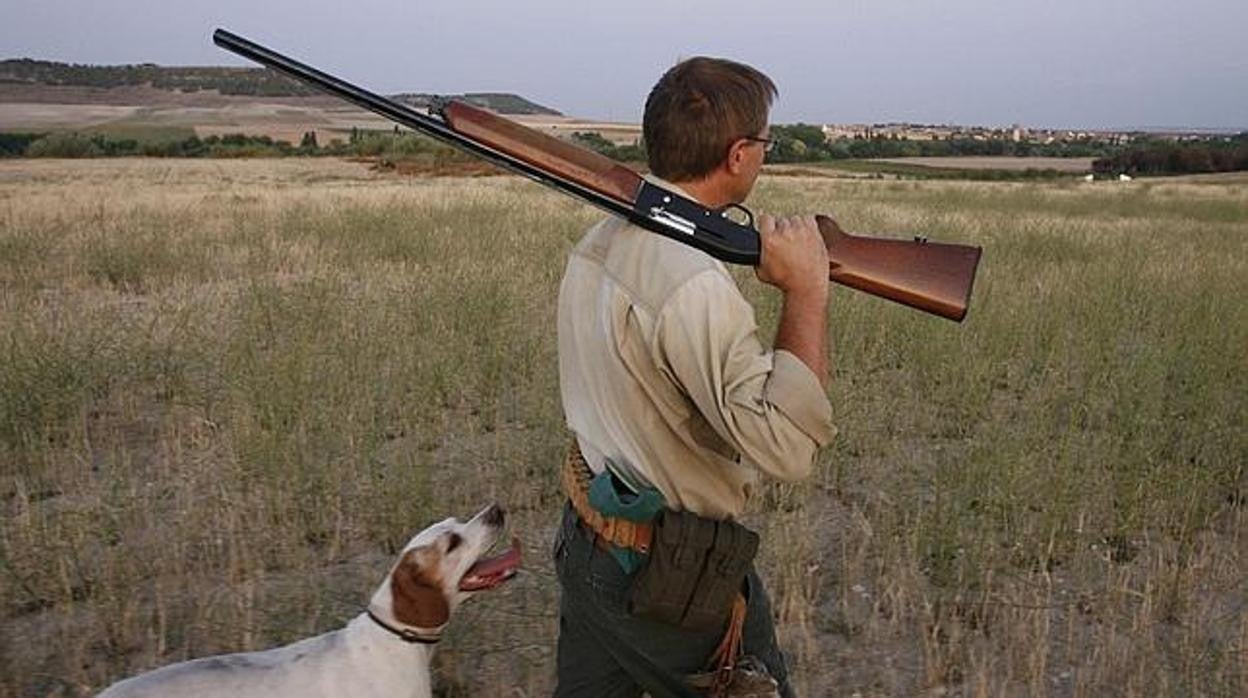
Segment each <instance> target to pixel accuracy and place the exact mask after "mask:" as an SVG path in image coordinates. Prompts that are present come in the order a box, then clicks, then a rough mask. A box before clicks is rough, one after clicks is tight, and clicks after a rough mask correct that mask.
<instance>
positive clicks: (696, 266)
mask: <svg viewBox="0 0 1248 698" xmlns="http://www.w3.org/2000/svg"><path fill="white" fill-rule="evenodd" d="M669 186H670V185H669ZM559 378H560V388H561V392H562V396H563V409H564V414H565V415H566V417H567V421H568V426H569V427H570V428H571V429H572V431H573V432H574V433H575V434H576V437H577V440H578V442H579V443H580V446H581V451H582V453H583V454H584V455H585V459H586V460H587V461H588V462H589V465H590V468H591V469H593V470H594V472H601V471H602V469H603V468H604V467H605V466H604V463H605V462H606V461H607V460H609V461H610V463H611V469H612V471H613V472H615V473H616V474H617V475H618V476H620V478H621V479H623V480H624V481H625V482H626V483H629V484H631V485H633V486H634V487H637V486H645V485H647V484H649V485H653V486H654V487H656V488H658V489H659V491H660V492H662V493H663V497H664V499H665V500H666V502H667V506H668V507H669V508H672V509H677V510H689V511H692V512H694V513H697V514H700V515H702V516H708V517H712V518H721V519H722V518H729V517H737V516H739V515H740V514H741V513H742V511H743V510H744V508H745V504H746V501H747V500H748V498H749V496H750V492H751V490H752V489H753V486H754V483H755V482H756V481H757V479H758V474H759V473H760V472H763V473H766V474H768V475H770V476H772V477H775V478H779V479H781V480H789V481H791V480H797V479H800V478H803V477H805V476H806V475H808V474H809V473H810V469H811V464H812V461H813V459H814V455H815V451H816V450H817V449H818V448H819V447H821V446H824V445H826V444H827V443H828V442H829V441H831V440H832V437H833V436H834V435H835V433H836V429H835V427H834V426H833V425H832V408H831V405H829V403H828V398H827V395H826V393H824V391H823V388H822V386H821V385H820V384H819V380H818V378H816V376H815V374H814V373H813V372H812V371H811V370H810V369H809V368H808V367H807V366H806V365H805V364H804V363H802V361H801V360H800V359H798V358H797V357H796V356H794V355H793V354H791V353H789V352H787V351H783V350H778V351H770V350H768V349H766V348H765V347H763V345H762V344H761V343H760V341H759V339H758V336H757V325H756V324H755V322H754V309H753V308H752V307H751V306H750V304H749V303H748V302H747V301H746V300H745V298H744V297H743V296H742V295H741V291H740V289H738V288H737V285H736V282H735V281H734V280H733V279H732V277H731V276H729V274H728V270H727V269H725V268H724V265H723V263H722V262H719V261H718V260H716V259H714V258H712V257H710V256H709V255H707V254H705V253H703V252H700V251H698V250H696V249H694V248H692V247H689V246H688V245H684V244H681V243H679V242H676V241H674V240H670V239H668V238H665V237H663V236H661V235H657V234H655V233H651V232H649V231H647V230H645V229H643V228H639V227H637V226H635V225H632V224H630V223H628V222H627V221H625V220H623V219H620V218H609V219H607V220H604V221H603V222H601V223H599V224H598V225H596V226H594V227H593V228H591V229H590V230H589V232H588V233H587V234H586V235H585V237H584V238H583V239H582V240H581V242H580V243H579V244H578V245H577V246H576V248H575V249H574V250H573V251H572V254H571V257H570V258H569V260H568V266H567V269H566V271H565V273H564V277H563V284H562V286H561V287H560V290H559Z"/></svg>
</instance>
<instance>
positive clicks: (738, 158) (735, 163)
mask: <svg viewBox="0 0 1248 698" xmlns="http://www.w3.org/2000/svg"><path fill="white" fill-rule="evenodd" d="M749 145H750V141H747V140H745V139H743V138H738V139H737V140H735V141H733V142H732V145H730V146H728V158H727V159H726V160H724V167H726V168H727V169H728V173H729V174H732V175H739V174H741V171H742V170H743V169H744V168H745V149H746V147H747V146H749Z"/></svg>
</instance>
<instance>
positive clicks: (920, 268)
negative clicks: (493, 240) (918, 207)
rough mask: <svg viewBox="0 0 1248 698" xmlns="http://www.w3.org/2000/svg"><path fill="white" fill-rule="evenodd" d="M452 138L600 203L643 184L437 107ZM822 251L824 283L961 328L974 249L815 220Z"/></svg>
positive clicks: (488, 121)
mask: <svg viewBox="0 0 1248 698" xmlns="http://www.w3.org/2000/svg"><path fill="white" fill-rule="evenodd" d="M441 112H442V117H443V118H444V119H445V120H446V122H447V125H449V126H450V127H451V128H453V129H454V130H455V131H457V132H458V133H460V134H462V135H464V136H467V137H469V138H472V139H473V140H476V141H480V142H482V143H485V144H486V145H488V146H490V147H491V148H494V149H496V150H500V151H503V152H505V153H509V154H510V155H512V156H514V157H517V158H519V159H521V160H523V161H525V162H528V163H530V164H532V165H535V166H538V167H541V168H543V169H546V170H549V171H552V172H554V173H555V174H556V175H558V176H560V177H565V178H567V179H571V180H573V181H577V182H580V183H581V184H582V185H584V186H585V187H587V188H590V189H593V190H594V191H597V192H599V193H601V194H603V195H605V196H609V197H612V198H614V199H617V200H619V201H621V202H624V203H632V201H634V200H635V199H636V196H637V191H638V189H639V188H640V187H641V184H642V182H643V179H642V177H641V175H639V174H637V173H636V172H634V171H633V170H631V169H629V168H628V167H625V166H624V165H621V164H620V163H618V162H616V161H614V160H612V159H610V158H608V157H605V156H603V155H600V154H598V153H595V152H593V151H590V150H586V149H584V148H579V147H577V146H575V145H573V144H571V143H568V142H567V141H563V140H560V139H558V138H554V137H552V136H548V135H546V134H544V133H540V132H538V131H534V130H533V129H530V128H527V127H525V126H522V125H520V124H517V123H516V122H514V121H510V120H508V119H505V118H503V117H500V116H497V115H495V114H494V113H492V112H488V111H485V110H484V109H478V108H476V107H473V106H470V105H467V104H464V103H462V102H455V101H448V102H445V103H444V104H443V105H442V107H441ZM816 220H817V222H818V223H819V232H820V234H821V235H823V241H824V244H826V245H827V247H828V262H829V269H828V278H829V279H831V280H832V281H833V282H835V283H838V284H841V285H843V286H847V287H849V288H852V289H856V290H859V291H863V292H866V293H870V294H872V295H875V296H879V297H881V298H887V299H888V300H891V301H896V302H898V303H901V304H903V305H908V306H910V307H912V308H916V309H918V310H923V311H926V312H929V313H932V314H934V315H939V316H941V317H944V318H948V319H950V320H955V321H961V320H962V318H964V317H966V310H967V304H968V303H969V302H970V297H971V287H972V285H973V283H974V281H975V270H976V267H977V266H978V264H979V256H980V252H981V250H980V248H978V247H970V246H967V245H950V244H942V243H935V242H926V241H924V240H922V239H916V240H892V239H884V238H872V237H865V236H859V235H850V234H849V233H846V232H845V231H843V230H841V227H840V226H839V225H837V223H836V221H834V220H832V219H831V218H829V217H827V216H817V217H816Z"/></svg>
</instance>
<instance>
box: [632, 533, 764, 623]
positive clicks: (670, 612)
mask: <svg viewBox="0 0 1248 698" xmlns="http://www.w3.org/2000/svg"><path fill="white" fill-rule="evenodd" d="M757 552H758V534H757V533H754V532H753V531H751V530H749V529H748V528H746V527H744V526H742V525H741V524H738V523H735V522H733V521H715V520H712V519H706V518H702V517H700V516H697V515H695V514H691V513H689V512H674V511H664V512H663V513H662V514H661V515H660V516H659V518H658V519H656V520H655V529H654V542H653V544H652V547H651V550H650V554H649V556H647V559H646V561H645V563H644V565H643V567H642V568H641V570H640V571H639V572H638V573H637V576H636V578H634V580H633V584H632V586H631V587H630V588H629V609H630V611H631V612H632V614H633V615H635V616H639V617H642V618H649V619H651V620H656V621H659V622H662V623H668V624H671V625H676V626H679V627H681V628H685V629H687V630H707V629H718V628H722V627H723V625H724V623H725V622H727V620H728V614H729V612H730V611H731V609H732V600H733V598H734V597H735V596H736V594H737V593H738V592H739V591H741V589H742V587H743V584H744V581H745V575H746V572H747V571H749V568H750V563H751V562H753V560H754V555H755V554H756V553H757Z"/></svg>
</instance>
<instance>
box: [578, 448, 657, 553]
mask: <svg viewBox="0 0 1248 698" xmlns="http://www.w3.org/2000/svg"><path fill="white" fill-rule="evenodd" d="M593 477H594V474H593V471H591V470H590V469H589V464H588V463H586V462H585V457H584V456H583V455H581V449H580V448H578V447H577V445H576V442H575V441H573V442H572V447H571V448H569V449H568V457H567V458H565V459H564V461H563V490H564V492H565V493H566V494H567V495H568V499H569V500H570V501H571V502H572V509H573V511H575V512H576V515H577V517H578V518H580V520H581V523H582V525H584V526H585V527H586V528H588V529H589V530H590V531H591V532H593V534H594V536H595V543H597V544H599V547H602V543H606V544H610V545H614V546H616V547H619V548H624V549H627V550H634V551H636V552H639V553H641V554H643V555H646V554H649V552H650V543H651V541H652V540H653V539H654V525H653V524H651V523H650V522H649V521H644V522H643V521H629V520H628V519H622V518H619V517H616V516H604V515H603V514H602V512H600V511H598V510H597V509H595V508H594V507H593V506H591V505H590V503H589V481H590V480H592V479H593Z"/></svg>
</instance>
